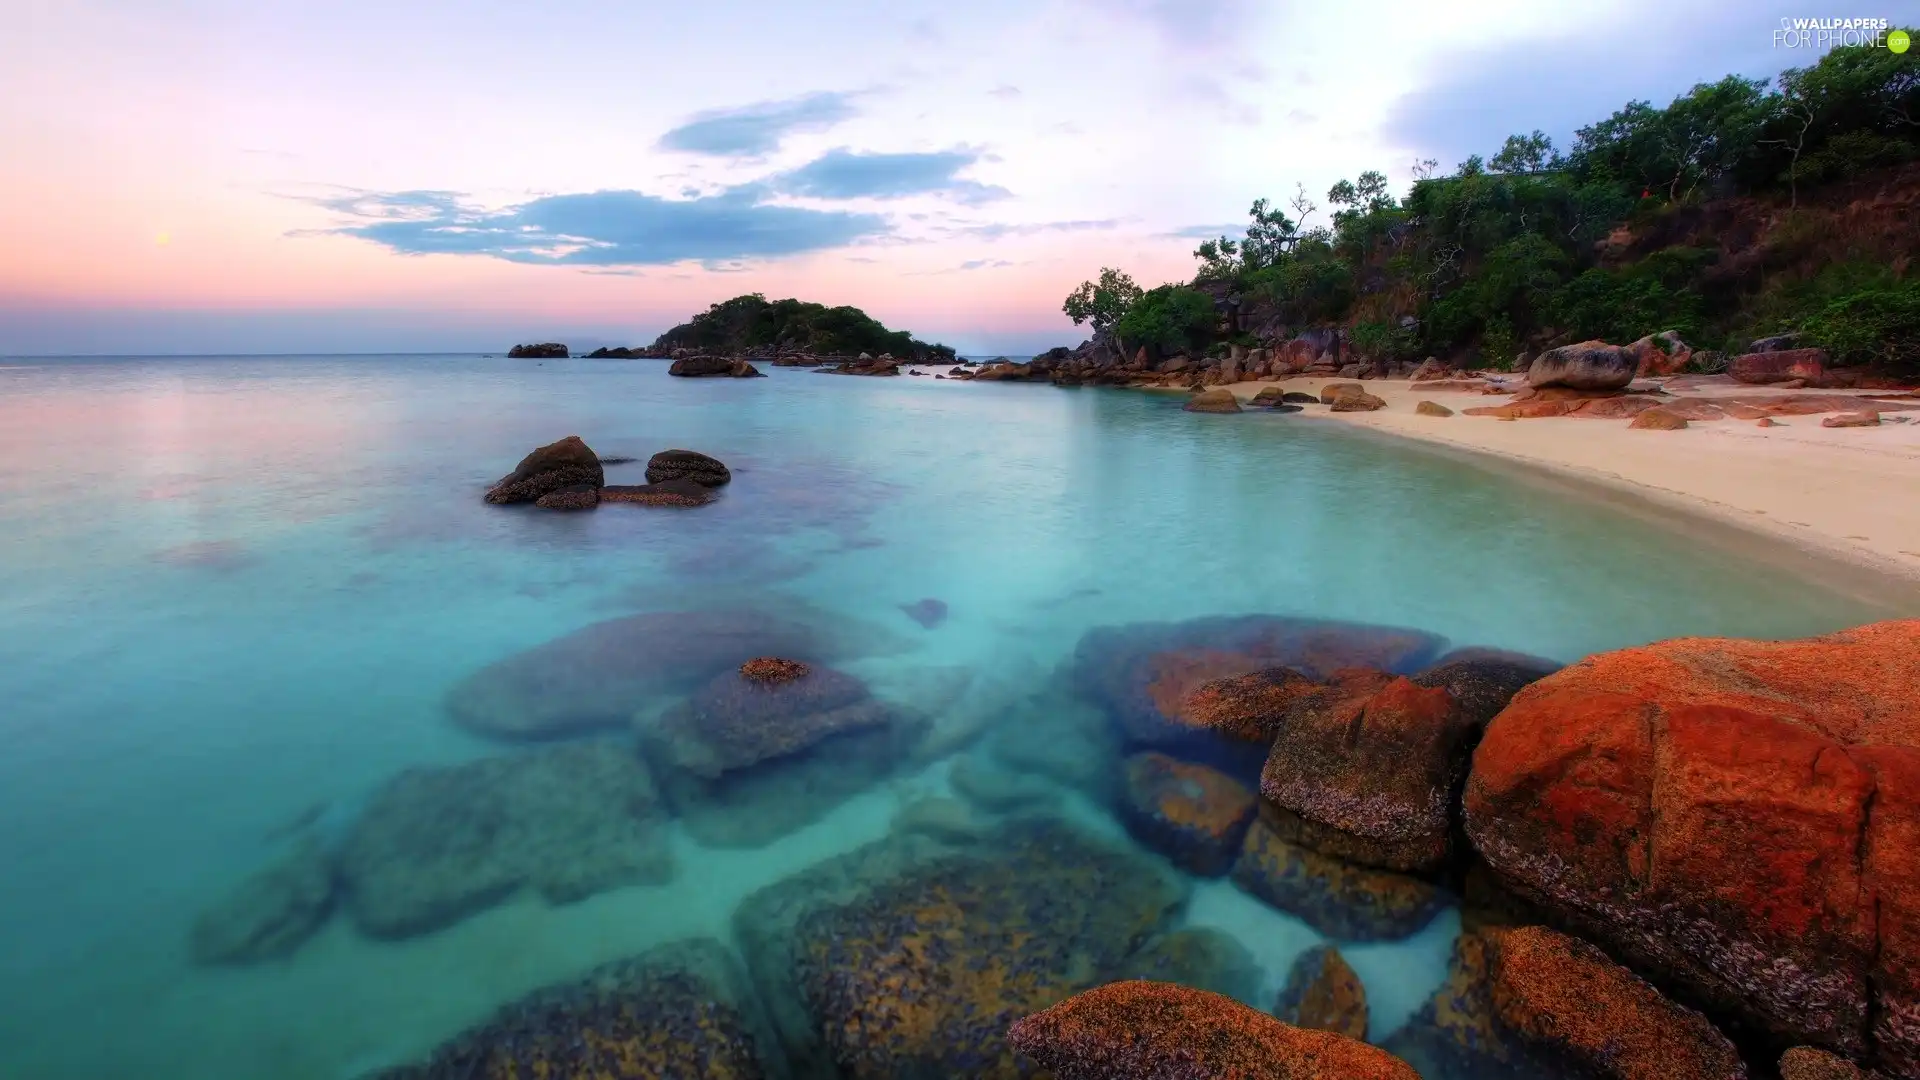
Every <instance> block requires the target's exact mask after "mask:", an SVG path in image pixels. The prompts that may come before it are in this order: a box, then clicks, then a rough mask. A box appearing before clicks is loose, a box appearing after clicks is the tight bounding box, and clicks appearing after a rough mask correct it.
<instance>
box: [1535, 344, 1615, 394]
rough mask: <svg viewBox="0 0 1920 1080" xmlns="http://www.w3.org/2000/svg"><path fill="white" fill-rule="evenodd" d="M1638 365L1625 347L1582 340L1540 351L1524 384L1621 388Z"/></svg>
mask: <svg viewBox="0 0 1920 1080" xmlns="http://www.w3.org/2000/svg"><path fill="white" fill-rule="evenodd" d="M1639 369H1640V365H1639V362H1638V361H1637V360H1636V359H1635V358H1634V356H1633V354H1632V353H1631V352H1629V351H1628V350H1626V349H1623V348H1621V347H1620V346H1618V345H1609V344H1607V343H1606V342H1604V341H1583V342H1581V343H1579V344H1578V345H1563V346H1561V347H1560V348H1558V349H1551V350H1549V351H1547V352H1544V353H1541V354H1540V357H1539V359H1537V360H1535V361H1534V362H1533V366H1531V367H1529V368H1528V369H1527V385H1529V386H1537V387H1544V386H1565V387H1570V388H1572V389H1575V390H1622V389H1625V388H1626V385H1627V384H1628V383H1630V382H1632V381H1633V377H1634V375H1635V373H1637V372H1638V371H1639Z"/></svg>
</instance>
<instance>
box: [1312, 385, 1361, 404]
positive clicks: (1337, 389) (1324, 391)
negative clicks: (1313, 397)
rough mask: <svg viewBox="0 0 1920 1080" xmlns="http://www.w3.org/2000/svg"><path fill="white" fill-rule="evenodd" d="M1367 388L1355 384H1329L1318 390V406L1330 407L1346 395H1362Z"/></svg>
mask: <svg viewBox="0 0 1920 1080" xmlns="http://www.w3.org/2000/svg"><path fill="white" fill-rule="evenodd" d="M1366 392H1367V388H1366V387H1364V386H1361V385H1360V384H1359V383H1356V382H1330V383H1328V384H1326V385H1325V386H1322V387H1321V388H1320V398H1319V401H1320V404H1322V405H1331V404H1333V403H1334V402H1335V401H1337V400H1339V399H1340V398H1341V397H1343V396H1345V395H1347V394H1364V393H1366Z"/></svg>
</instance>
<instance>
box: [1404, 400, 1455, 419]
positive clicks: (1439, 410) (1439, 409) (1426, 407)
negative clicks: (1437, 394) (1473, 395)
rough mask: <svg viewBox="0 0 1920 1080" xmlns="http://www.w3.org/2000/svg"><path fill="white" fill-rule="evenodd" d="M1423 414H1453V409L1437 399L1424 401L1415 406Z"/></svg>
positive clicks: (1416, 410) (1414, 409)
mask: <svg viewBox="0 0 1920 1080" xmlns="http://www.w3.org/2000/svg"><path fill="white" fill-rule="evenodd" d="M1413 411H1414V412H1417V413H1419V414H1420V415H1421V416H1452V415H1453V410H1452V409H1449V408H1447V407H1446V406H1445V405H1442V404H1440V403H1439V402H1435V401H1423V402H1421V403H1420V404H1418V405H1415V406H1414V407H1413Z"/></svg>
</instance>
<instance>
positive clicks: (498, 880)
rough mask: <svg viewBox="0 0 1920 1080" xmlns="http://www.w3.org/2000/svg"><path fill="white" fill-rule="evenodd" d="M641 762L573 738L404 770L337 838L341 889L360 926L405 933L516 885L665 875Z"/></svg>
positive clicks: (581, 888)
mask: <svg viewBox="0 0 1920 1080" xmlns="http://www.w3.org/2000/svg"><path fill="white" fill-rule="evenodd" d="M658 802H659V800H658V796H657V794H656V793H655V789H654V786H653V780H652V778H651V777H649V776H648V774H647V770H646V767H645V766H644V765H643V764H641V762H640V760H639V759H638V758H636V757H635V756H634V755H633V754H632V753H631V752H629V751H628V750H626V749H625V748H623V747H620V746H616V745H613V744H611V743H575V744H569V745H561V746H553V747H547V748H544V749H540V750H534V751H529V752H526V753H521V754H512V755H507V756H504V757H491V758H481V759H479V760H477V761H471V762H467V763H466V764H463V765H453V766H446V767H440V768H416V769H409V770H407V771H406V772H403V773H401V774H400V775H398V776H396V777H394V778H393V779H392V780H390V781H388V782H387V783H386V784H385V785H383V786H382V787H381V788H380V789H379V790H378V791H376V792H375V793H374V795H373V797H372V798H371V799H370V800H369V801H368V803H367V806H366V809H365V810H363V811H362V812H361V814H360V817H359V819H358V820H356V821H355V822H354V824H353V826H352V828H351V829H350V830H349V832H348V834H347V837H346V840H345V841H344V842H343V843H342V845H341V849H340V857H339V864H338V868H339V875H340V886H341V891H342V894H343V896H344V899H345V905H346V909H347V911H348V912H349V913H350V914H351V915H352V916H353V919H354V922H355V924H356V925H358V926H359V928H360V930H361V931H362V932H363V933H366V934H368V935H369V936H372V937H378V938H394V937H408V936H411V935H414V934H422V933H426V932H428V931H431V930H436V929H439V928H440V927H443V926H447V925H450V924H452V923H455V922H458V921H459V920H461V919H463V918H465V917H466V916H468V915H470V914H472V913H474V912H476V911H478V910H480V909H482V908H485V907H489V906H491V905H493V904H495V903H498V902H500V901H501V900H504V899H505V898H507V897H508V896H510V895H512V894H513V893H514V892H516V891H518V890H519V889H521V888H523V887H530V888H533V889H536V890H538V891H539V892H540V893H541V895H543V896H544V897H545V898H546V899H547V900H548V901H549V902H550V903H556V904H558V903H568V902H571V901H574V900H579V899H582V898H584V897H587V896H591V895H593V894H594V893H596V892H600V891H603V890H605V889H610V888H614V887H616V886H620V885H627V884H658V883H661V882H664V881H666V880H667V879H668V878H670V877H671V876H672V873H673V865H672V861H671V856H670V854H669V852H668V849H667V846H666V838H665V836H664V835H663V834H662V833H661V832H660V831H659V829H658V825H659V820H660V817H661V815H660V814H659V813H658Z"/></svg>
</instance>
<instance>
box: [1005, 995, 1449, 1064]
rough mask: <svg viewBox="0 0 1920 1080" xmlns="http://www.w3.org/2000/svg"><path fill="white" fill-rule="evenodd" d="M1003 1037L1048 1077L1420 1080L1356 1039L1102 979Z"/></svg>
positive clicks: (1215, 998)
mask: <svg viewBox="0 0 1920 1080" xmlns="http://www.w3.org/2000/svg"><path fill="white" fill-rule="evenodd" d="M1007 1039H1008V1041H1009V1042H1010V1043H1012V1044H1013V1046H1015V1047H1016V1048H1018V1049H1019V1050H1020V1052H1021V1053H1023V1054H1025V1055H1026V1056H1028V1057H1030V1058H1032V1059H1033V1060H1034V1061H1035V1062H1037V1063H1038V1064H1039V1065H1040V1066H1041V1067H1042V1068H1044V1069H1048V1070H1050V1071H1051V1073H1052V1075H1053V1076H1055V1077H1057V1078H1058V1080H1116V1078H1119V1077H1125V1078H1126V1080H1216V1078H1217V1080H1228V1078H1231V1080H1333V1078H1336V1077H1337V1078H1338V1080H1420V1076H1419V1074H1418V1073H1416V1072H1414V1071H1413V1069H1412V1067H1410V1066H1409V1065H1408V1064H1407V1063H1406V1062H1404V1061H1401V1060H1400V1059H1399V1058H1396V1057H1394V1056H1393V1055H1392V1054H1389V1053H1387V1052H1386V1051H1384V1050H1380V1049H1378V1048H1375V1047H1372V1046H1368V1045H1367V1044H1366V1043H1363V1042H1360V1041H1358V1040H1356V1039H1350V1038H1347V1037H1345V1036H1343V1035H1336V1034H1333V1033H1332V1032H1328V1031H1313V1030H1310V1029H1307V1028H1298V1027H1294V1026H1292V1025H1290V1024H1284V1023H1281V1022H1280V1021H1278V1020H1275V1019H1274V1018H1273V1017H1271V1016H1268V1015H1267V1014H1265V1013H1262V1012H1258V1011H1256V1010H1254V1009H1250V1008H1248V1007H1247V1006H1245V1005H1242V1004H1240V1003H1239V1002H1237V1001H1235V1000H1233V999H1232V998H1229V997H1224V996H1222V995H1220V994H1214V993H1210V992H1208V991H1205V990H1195V989H1193V988H1191V987H1186V986H1178V985H1175V984H1173V983H1162V982H1145V981H1141V980H1131V981H1125V982H1116V983H1108V984H1107V985H1105V986H1102V987H1099V988H1097V989H1093V990H1089V991H1086V992H1085V993H1082V994H1079V995H1076V996H1074V997H1072V998H1069V999H1067V1000H1066V1001H1064V1002H1061V1003H1060V1004H1058V1005H1055V1006H1053V1007H1052V1008H1049V1009H1047V1010H1045V1011H1043V1012H1039V1013H1036V1014H1034V1015H1032V1016H1028V1017H1025V1018H1023V1019H1021V1020H1020V1021H1019V1022H1018V1023H1016V1024H1014V1025H1013V1027H1012V1030H1010V1031H1009V1032H1008V1033H1007Z"/></svg>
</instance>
